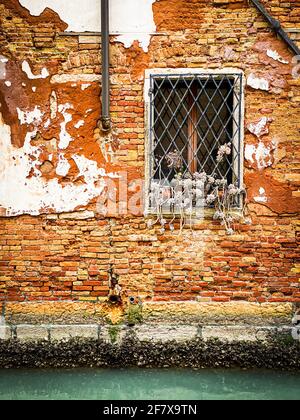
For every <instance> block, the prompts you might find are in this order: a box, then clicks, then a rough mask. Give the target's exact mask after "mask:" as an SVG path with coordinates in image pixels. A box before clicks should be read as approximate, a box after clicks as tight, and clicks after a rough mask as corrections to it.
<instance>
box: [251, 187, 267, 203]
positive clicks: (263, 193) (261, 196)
mask: <svg viewBox="0 0 300 420" xmlns="http://www.w3.org/2000/svg"><path fill="white" fill-rule="evenodd" d="M254 200H255V201H256V202H257V203H267V202H268V198H267V197H266V190H265V189H264V188H263V187H260V189H259V196H258V197H254Z"/></svg>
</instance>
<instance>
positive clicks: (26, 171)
mask: <svg viewBox="0 0 300 420" xmlns="http://www.w3.org/2000/svg"><path fill="white" fill-rule="evenodd" d="M36 134H37V131H36V130H34V131H31V132H28V133H27V135H26V138H25V142H24V146H23V147H22V148H16V147H14V146H13V145H12V143H11V129H10V127H9V126H8V125H6V124H4V122H3V119H2V115H1V113H0V154H1V156H2V159H1V161H0V206H1V207H3V208H4V209H5V210H6V216H17V215H21V214H31V215H39V214H41V213H42V212H43V211H51V210H52V211H55V212H57V213H63V212H72V211H73V210H75V209H76V208H77V207H83V206H86V205H87V204H88V203H89V202H90V201H91V200H92V199H94V198H95V197H97V196H99V195H100V194H101V193H102V192H103V190H104V188H105V185H106V183H105V180H104V177H107V176H110V177H117V175H115V174H108V175H107V174H106V172H105V170H104V169H102V168H98V165H97V162H95V161H91V160H89V159H87V158H85V157H83V156H78V155H74V156H73V159H74V161H75V163H76V165H77V167H78V170H79V172H80V175H79V176H81V175H82V176H83V178H84V181H85V182H84V183H82V184H80V185H74V184H73V183H69V184H67V185H61V184H60V183H59V180H58V179H57V178H54V179H51V180H45V179H43V178H42V174H41V172H40V171H39V169H38V167H39V166H40V165H41V164H42V162H41V161H40V160H39V158H40V155H41V149H40V148H39V147H37V146H32V145H31V140H32V139H33V138H34V137H35V136H36ZM66 170H67V164H66V162H65V160H64V156H63V155H61V157H60V163H59V164H58V172H64V173H65V172H66Z"/></svg>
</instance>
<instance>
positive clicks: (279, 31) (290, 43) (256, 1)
mask: <svg viewBox="0 0 300 420" xmlns="http://www.w3.org/2000/svg"><path fill="white" fill-rule="evenodd" d="M251 2H252V3H253V5H254V6H255V7H256V9H257V10H258V11H259V12H260V13H261V14H262V15H263V16H264V17H265V19H266V20H267V21H268V22H269V24H270V25H271V26H272V28H273V29H274V31H275V32H276V34H278V35H279V36H280V37H281V38H282V39H283V41H284V42H285V43H286V44H287V45H288V47H289V48H290V49H291V50H292V51H293V52H294V54H295V55H300V49H299V48H298V47H297V45H296V44H295V43H294V42H293V41H292V40H291V38H290V37H289V36H288V34H287V33H286V32H285V30H284V29H283V28H282V26H281V24H280V22H279V20H276V19H274V18H273V16H271V15H270V13H269V12H267V10H266V9H265V7H264V6H263V5H262V4H261V2H260V1H259V0H251Z"/></svg>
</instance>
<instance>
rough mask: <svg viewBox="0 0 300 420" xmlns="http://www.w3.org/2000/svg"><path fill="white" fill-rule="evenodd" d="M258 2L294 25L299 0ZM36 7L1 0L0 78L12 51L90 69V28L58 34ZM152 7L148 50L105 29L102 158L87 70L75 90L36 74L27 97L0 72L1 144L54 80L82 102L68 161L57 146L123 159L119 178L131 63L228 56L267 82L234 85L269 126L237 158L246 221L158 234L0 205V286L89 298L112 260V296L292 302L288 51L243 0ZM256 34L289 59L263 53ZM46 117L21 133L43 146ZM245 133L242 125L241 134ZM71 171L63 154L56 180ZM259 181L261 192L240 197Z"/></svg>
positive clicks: (140, 226) (132, 164)
mask: <svg viewBox="0 0 300 420" xmlns="http://www.w3.org/2000/svg"><path fill="white" fill-rule="evenodd" d="M227 3H228V4H227ZM265 3H266V6H267V7H268V9H269V10H270V12H272V14H273V15H274V16H275V17H276V18H278V19H280V21H281V22H282V23H283V25H284V26H285V27H286V28H298V29H300V2H297V1H293V2H292V1H291V2H289V3H282V2H278V1H275V0H274V1H268V2H265ZM49 13H50V12H47V13H46V14H44V15H43V16H42V17H40V18H34V19H33V18H31V17H30V16H29V15H28V14H27V13H25V12H24V9H22V8H20V7H19V6H18V5H17V2H7V1H3V0H2V2H1V4H0V16H1V18H0V41H1V46H0V54H3V55H5V56H8V57H10V58H11V59H12V60H13V61H14V63H15V66H14V67H13V68H12V69H11V74H10V75H11V78H12V79H13V80H17V78H19V79H20V80H19V81H21V71H20V67H21V62H22V60H23V59H27V60H29V61H30V63H31V65H32V66H33V68H34V69H35V71H36V72H38V71H39V70H40V69H41V68H42V67H43V66H44V65H45V64H47V67H48V68H49V69H50V72H51V75H52V76H53V75H55V74H59V75H64V74H69V75H76V74H79V73H84V74H100V58H99V49H100V45H99V40H97V39H95V40H91V41H90V42H92V43H88V44H86V43H80V37H69V36H68V37H67V36H63V35H58V32H59V31H61V30H62V29H64V25H63V24H62V23H61V22H60V21H59V19H58V18H57V17H56V18H55V19H54V18H53V16H51V13H50V15H49ZM154 20H155V23H156V25H157V31H158V33H159V34H157V35H155V36H153V37H152V40H151V44H150V48H149V52H148V53H145V52H143V50H142V49H141V48H140V47H139V46H138V43H136V44H135V45H134V46H132V47H131V48H129V49H126V48H124V47H123V45H122V44H120V43H114V42H113V40H112V47H111V55H112V56H111V69H112V92H111V102H112V116H113V126H114V128H113V135H112V137H111V138H110V142H111V145H112V150H113V159H112V160H111V159H109V161H108V162H107V161H105V158H104V156H103V150H104V149H103V147H104V146H103V140H104V135H103V133H101V130H100V129H99V128H97V127H98V122H99V116H100V112H101V108H100V101H99V93H100V92H99V85H98V83H97V82H96V81H95V82H93V83H92V87H91V89H89V90H88V91H83V90H82V89H81V88H80V85H79V86H78V88H76V89H75V90H72V89H71V82H66V83H62V84H52V85H51V84H50V81H49V80H48V79H47V80H45V81H42V82H41V83H43V86H44V89H43V91H42V92H41V93H40V94H39V95H38V97H36V96H34V95H33V94H32V93H31V91H30V88H31V86H29V87H28V89H27V90H26V91H25V92H24V91H22V94H17V93H15V94H14V93H12V94H11V96H10V97H9V98H8V97H7V96H6V97H5V95H7V94H5V90H4V86H3V84H1V90H0V100H1V101H2V102H3V101H5V103H6V106H7V109H6V112H3V118H4V120H5V122H6V123H7V124H9V125H10V126H11V127H12V138H13V142H14V145H15V146H16V147H20V146H22V138H23V137H22V129H21V127H20V126H19V124H18V121H17V120H16V115H15V112H16V111H15V110H16V107H17V106H19V104H20V103H21V104H30V105H31V106H32V107H33V105H34V104H39V105H40V106H41V108H42V109H43V110H44V111H45V112H46V113H47V112H48V113H49V112H50V111H49V96H50V94H51V91H52V90H53V89H54V88H55V89H56V91H57V95H58V97H59V99H61V100H64V101H67V100H68V101H69V100H70V101H74V103H76V104H77V106H78V109H76V112H77V114H76V115H78V118H81V116H82V115H84V111H85V110H86V109H87V108H89V107H90V108H92V109H93V112H92V113H91V115H90V116H89V117H88V119H87V121H86V124H85V127H84V128H82V130H81V132H80V135H79V136H77V133H75V131H74V132H73V131H71V133H72V135H74V137H76V138H75V140H74V141H73V142H72V144H71V145H70V148H69V149H68V152H67V158H68V159H69V160H70V164H71V154H72V153H74V152H76V151H78V150H79V149H80V150H81V152H82V153H83V154H84V156H86V157H87V158H92V159H93V160H95V161H96V162H97V163H98V164H99V165H102V166H105V169H106V171H107V172H109V171H112V172H118V171H126V172H127V173H128V179H129V183H130V182H132V181H134V180H137V179H140V178H143V177H144V159H145V158H144V156H145V150H144V130H145V126H144V117H145V115H144V98H143V88H144V71H145V69H147V68H166V67H170V68H183V67H184V68H185V67H186V68H211V69H214V68H221V67H226V66H227V67H228V66H229V67H235V68H239V69H242V70H243V71H244V72H245V75H246V76H248V75H249V74H250V73H254V74H255V75H257V76H259V77H264V78H267V79H268V80H269V82H270V86H271V91H270V92H263V91H261V90H254V89H252V88H251V87H249V86H248V87H247V88H246V91H245V95H246V104H245V106H246V110H245V119H246V123H251V122H256V121H258V120H259V119H260V118H262V117H265V116H267V117H270V118H272V119H273V122H272V123H271V124H270V133H269V134H268V135H266V136H264V137H263V138H262V139H261V141H262V142H263V143H264V145H265V146H266V147H270V150H271V152H270V164H268V165H266V166H267V167H264V168H262V169H259V168H258V165H257V162H256V161H255V159H254V162H253V163H251V162H250V161H245V171H244V172H245V173H244V175H245V185H246V188H247V190H248V200H249V205H248V210H249V214H250V216H251V218H252V224H251V225H244V224H241V225H237V226H236V234H235V235H233V236H227V235H226V234H225V230H224V229H223V228H222V227H221V226H220V225H219V223H218V222H213V221H212V220H211V218H209V217H208V218H207V219H206V220H205V221H204V222H203V223H201V224H198V225H196V226H195V228H194V230H193V232H191V231H190V230H189V229H185V230H184V231H183V233H182V235H181V236H178V235H177V234H176V233H175V234H171V233H170V232H166V233H165V234H163V235H161V234H160V233H159V227H157V228H156V227H155V228H153V229H151V230H149V229H147V228H146V223H145V220H144V218H143V217H142V216H136V217H134V216H132V215H129V216H126V217H107V218H104V217H101V216H100V215H96V216H95V217H92V214H91V213H89V214H86V219H83V220H80V219H81V218H82V217H83V216H82V215H80V214H77V213H76V214H74V215H72V214H69V215H55V214H51V215H47V214H42V215H40V216H26V215H24V216H19V217H2V218H1V219H0V232H1V236H0V258H1V261H0V300H2V301H33V300H88V301H94V300H103V299H105V298H106V297H107V295H108V292H109V287H108V274H107V271H108V269H109V267H110V266H111V265H112V266H113V267H114V269H115V272H116V273H117V274H119V283H120V285H121V286H122V289H123V294H124V296H126V295H127V296H131V295H134V296H136V295H139V296H141V297H142V298H143V299H149V300H156V301H157V300H165V301H168V300H199V301H203V302H206V301H210V300H212V301H216V302H224V301H230V300H243V301H249V302H281V301H283V302H284V301H287V302H300V290H299V272H300V263H299V246H298V245H299V231H300V228H299V226H300V223H299V217H298V215H299V205H300V201H299V193H300V191H299V190H300V188H299V185H300V176H299V158H300V154H299V141H300V138H299V130H300V125H299V103H300V79H297V80H295V79H293V78H292V67H293V65H292V64H291V60H292V54H291V53H289V52H288V50H287V47H286V45H285V44H284V43H283V42H282V41H280V40H277V39H276V37H275V35H274V34H272V32H271V31H270V30H269V28H268V25H267V24H266V23H265V22H264V20H263V18H262V17H261V16H259V14H258V13H257V11H256V10H255V9H254V8H253V7H250V6H249V5H248V2H246V1H245V2H242V1H241V2H239V1H222V2H220V1H213V2H206V1H200V0H194V1H182V0H161V1H160V2H157V3H155V4H154ZM268 48H271V49H273V50H276V51H277V52H278V53H279V54H280V55H281V56H282V57H283V58H285V59H286V60H289V61H290V64H289V65H284V64H281V63H279V62H278V61H275V60H273V59H271V58H269V57H267V56H266V50H267V49H268ZM0 82H2V81H0ZM74 112H75V111H74ZM60 123H61V120H59V119H58V120H57V121H56V122H55V124H54V125H53V127H51V129H50V133H49V130H46V129H43V130H41V132H40V137H39V139H38V140H36V139H35V141H39V144H40V146H41V147H42V148H44V149H45V159H46V155H47V153H46V152H47V150H46V149H47V144H48V143H47V142H49V140H50V139H51V138H53V137H54V138H55V137H57V130H58V127H59V125H60ZM272 142H273V143H272ZM258 143H259V141H258V139H257V138H256V137H255V136H253V134H251V133H249V132H248V131H247V130H246V135H245V144H249V145H254V146H258ZM274 144H275V146H274ZM101 145H102V148H101ZM99 146H100V147H99ZM271 146H272V147H271ZM273 146H274V147H273ZM107 150H108V149H107ZM52 152H53V153H54V155H55V153H56V152H55V150H54V151H52ZM43 176H44V177H45V179H52V178H53V177H55V174H54V173H53V170H52V169H51V170H50V171H49V172H48V171H45V173H43ZM77 177H78V173H76V170H75V168H74V166H72V164H71V170H70V172H69V174H68V176H67V177H65V178H64V179H59V182H62V183H67V182H71V183H76V182H78V179H77ZM261 187H263V188H264V189H265V191H266V197H267V198H268V201H267V203H257V202H256V201H255V199H254V198H255V197H257V196H259V189H260V188H261ZM84 209H88V210H91V211H93V210H95V203H94V202H93V201H92V202H91V203H90V204H89V205H88V206H84V208H83V209H82V208H81V209H78V210H84ZM42 213H44V212H42ZM46 213H47V211H46Z"/></svg>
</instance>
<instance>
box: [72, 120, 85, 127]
mask: <svg viewBox="0 0 300 420" xmlns="http://www.w3.org/2000/svg"><path fill="white" fill-rule="evenodd" d="M83 125H84V121H83V120H80V121H78V123H77V124H75V125H74V127H75V128H80V127H82V126H83Z"/></svg>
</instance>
